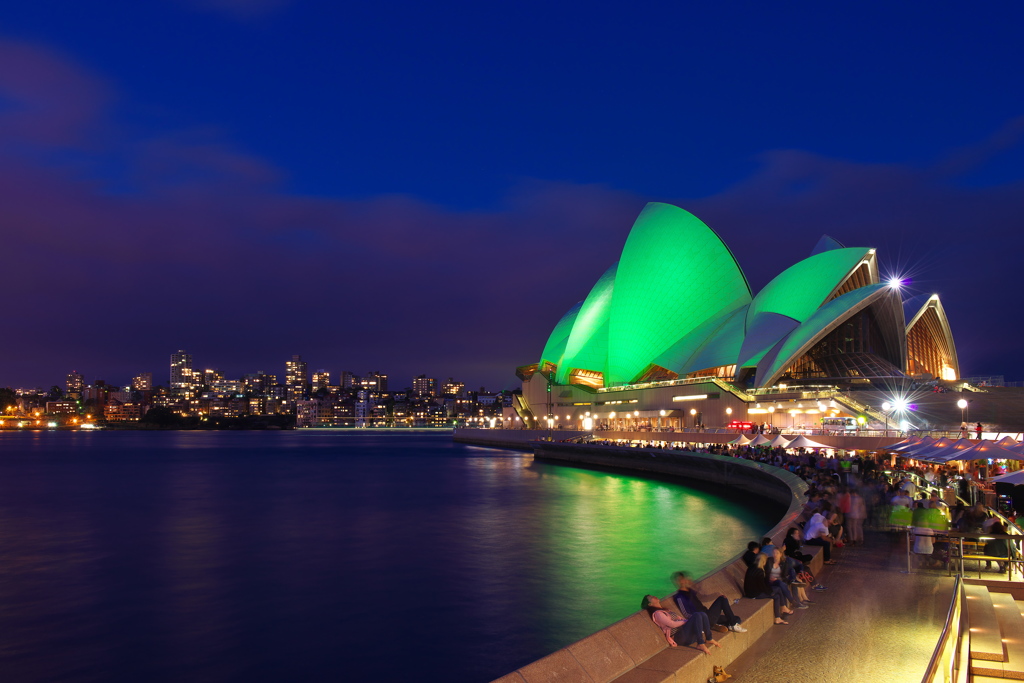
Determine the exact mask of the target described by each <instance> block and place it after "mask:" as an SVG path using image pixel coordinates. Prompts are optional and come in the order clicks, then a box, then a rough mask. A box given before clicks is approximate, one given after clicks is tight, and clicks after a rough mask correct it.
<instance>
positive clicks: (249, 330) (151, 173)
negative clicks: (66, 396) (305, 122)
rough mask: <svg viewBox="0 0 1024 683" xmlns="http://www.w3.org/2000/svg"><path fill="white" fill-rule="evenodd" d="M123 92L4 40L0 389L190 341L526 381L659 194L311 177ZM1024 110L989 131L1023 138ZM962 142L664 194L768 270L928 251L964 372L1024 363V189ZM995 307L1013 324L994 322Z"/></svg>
mask: <svg viewBox="0 0 1024 683" xmlns="http://www.w3.org/2000/svg"><path fill="white" fill-rule="evenodd" d="M11 60H13V62H12V61H11ZM12 63H13V64H14V66H12ZM116 101H117V98H116V96H115V93H113V92H112V89H111V88H110V86H109V85H107V84H106V83H105V81H104V80H103V79H102V78H99V77H97V76H96V75H94V74H92V73H91V72H90V71H89V70H88V69H85V68H83V67H81V66H79V65H76V64H75V63H73V62H72V61H70V60H69V59H68V58H66V57H64V56H61V55H60V54H58V53H55V52H53V51H50V50H47V49H45V48H42V47H39V46H32V45H26V44H24V43H11V42H9V41H7V42H5V41H0V102H3V103H4V106H3V107H2V108H0V150H2V149H9V148H17V153H16V154H8V155H4V156H3V157H0V226H2V230H3V235H4V249H3V250H2V251H0V272H2V273H3V280H2V282H3V283H4V288H5V293H6V298H5V300H4V302H3V304H0V305H3V307H4V319H5V322H6V323H7V326H8V335H7V338H6V341H7V344H6V347H5V349H6V353H5V356H4V358H2V359H0V385H6V384H13V385H19V384H23V385H34V384H39V385H49V384H52V383H55V382H60V379H61V377H62V376H63V375H64V374H66V373H67V372H68V371H69V370H71V369H77V370H79V371H82V372H85V374H86V375H87V377H88V378H89V379H96V378H105V379H107V380H109V381H112V382H115V383H117V382H123V381H125V380H127V379H128V378H129V377H130V376H131V375H132V374H134V373H137V372H142V371H152V372H154V373H155V376H156V378H157V380H158V381H160V379H161V377H162V376H163V374H164V373H165V368H166V364H167V356H168V354H169V353H170V352H172V351H174V350H175V349H178V348H186V349H189V350H190V351H192V352H193V354H194V355H195V356H196V358H197V362H198V363H199V364H201V365H204V366H210V367H219V368H221V369H223V370H224V371H226V372H227V373H228V374H229V375H235V376H237V375H239V374H241V373H242V372H249V371H254V370H257V369H264V370H267V371H269V372H278V373H280V372H282V371H283V363H284V361H285V359H287V358H289V357H290V355H291V354H293V353H300V354H303V356H304V357H305V358H306V359H307V360H308V361H309V362H310V364H311V366H312V367H314V368H320V367H324V368H328V369H330V370H332V371H335V372H337V371H340V370H342V369H346V370H354V371H356V372H365V371H367V370H369V369H380V370H383V371H386V372H391V373H392V374H393V375H394V376H395V377H396V381H395V384H396V385H397V386H404V384H405V383H407V381H408V378H411V376H412V375H413V374H418V373H420V372H425V373H428V374H431V375H440V376H442V377H446V376H448V375H454V376H456V377H460V378H461V379H463V381H466V382H467V383H469V384H471V385H473V384H476V385H478V384H481V383H486V384H487V385H488V386H489V387H492V388H501V387H503V386H507V387H512V386H515V384H516V381H515V379H514V375H513V374H512V371H513V369H514V368H515V366H517V365H520V364H523V363H529V362H531V361H533V360H535V359H536V355H537V354H538V353H539V351H540V348H541V347H542V346H543V343H544V340H545V339H546V336H547V334H548V332H549V331H550V329H551V327H552V326H553V325H554V323H555V322H556V321H557V320H558V318H559V317H560V316H561V315H562V313H564V311H565V310H567V309H568V308H569V307H570V306H572V305H573V304H574V303H575V302H576V301H578V300H580V299H582V298H583V297H585V296H586V293H587V291H588V290H589V288H590V286H591V285H592V284H593V282H594V281H595V280H596V279H597V278H598V277H599V276H600V274H601V273H602V272H604V270H605V269H606V268H607V267H608V265H610V264H611V263H612V262H613V261H614V260H615V259H616V258H617V256H618V253H619V251H620V250H621V247H622V244H623V242H624V241H625V238H626V235H627V233H628V231H629V228H630V226H631V225H632V222H633V220H634V218H635V217H636V215H637V214H638V213H639V211H640V209H641V208H642V207H643V204H644V202H645V201H647V200H648V199H653V198H646V197H640V196H637V195H634V194H631V193H628V192H623V191H619V190H616V189H615V188H611V187H607V186H602V185H580V184H573V183H566V182H549V181H545V180H542V179H521V180H520V181H519V182H518V183H517V184H515V185H514V186H513V187H511V188H510V189H509V191H508V194H507V196H506V197H505V200H504V202H503V203H502V204H501V205H500V206H497V207H495V208H493V209H491V210H486V211H482V210H475V211H461V210H455V209H452V208H449V207H444V206H438V205H435V204H431V203H429V202H425V201H423V200H421V199H418V198H416V197H411V196H398V195H386V196H378V197H374V198H370V199H366V200H359V201H356V200H347V199H343V198H336V197H318V196H307V195H302V194H298V193H295V192H291V191H289V190H288V189H287V185H286V183H285V181H286V178H287V173H286V172H284V171H283V170H282V169H279V168H276V167H275V166H274V165H273V164H272V163H270V162H269V161H267V160H265V159H260V158H258V157H255V156H253V155H251V154H249V153H247V152H245V151H244V150H240V149H238V148H237V147H235V146H233V145H231V144H229V143H227V142H226V141H225V140H224V137H223V136H222V135H221V134H219V133H218V132H217V131H215V130H191V131H168V132H163V133H161V134H160V135H159V136H156V137H145V136H139V135H138V134H137V133H135V132H132V131H129V130H127V129H124V128H122V127H119V126H118V125H117V124H116V117H115V116H114V114H113V113H111V110H112V109H113V108H114V107H115V105H116ZM8 103H13V104H10V105H8ZM1015 126H1016V124H1013V123H1011V124H1009V126H1008V131H1009V132H1007V133H1005V134H1000V135H997V136H996V138H995V140H996V142H993V143H982V144H981V145H980V147H981V148H984V149H990V148H993V147H998V145H1000V144H1003V145H1012V144H1016V142H1015V141H1016V140H1018V139H1019V137H1015V135H1017V133H1015V132H1014V131H1017V130H1018V128H1017V127H1015ZM71 151H73V152H75V153H74V154H73V155H70V156H65V155H66V154H67V153H68V152H71ZM960 154H961V157H964V158H967V157H970V159H971V161H970V162H958V164H959V165H957V164H953V165H952V166H951V165H950V164H949V163H948V162H947V161H940V162H938V163H937V164H936V165H935V166H934V167H932V168H922V167H915V166H910V165H901V164H863V163H853V162H849V161H844V160H841V159H832V158H827V157H823V156H820V155H816V154H813V153H809V152H805V151H799V150H777V151H771V152H767V153H765V154H764V155H762V157H761V158H760V162H761V165H760V167H759V169H758V170H757V172H755V173H754V174H752V175H751V176H750V177H749V178H745V179H743V180H741V181H740V182H737V183H736V184H734V185H733V186H731V187H728V188H725V189H724V190H723V191H721V192H719V193H717V194H715V195H713V196H708V197H695V198H677V199H675V200H672V199H671V198H669V199H668V200H669V201H674V202H675V203H677V204H679V205H680V206H683V207H685V208H687V209H689V210H690V211H692V212H694V213H695V214H697V215H698V216H700V217H701V218H702V219H703V220H704V221H705V222H706V223H708V224H709V225H711V226H712V227H713V228H714V229H715V230H716V231H717V232H718V233H719V234H720V235H721V236H722V237H723V239H724V240H725V241H726V242H727V243H728V244H729V245H730V247H732V249H733V251H734V253H735V254H736V255H737V257H738V259H739V261H740V263H741V265H742V266H743V268H744V270H745V271H746V272H747V274H748V276H749V277H750V279H751V284H752V285H753V286H754V287H755V288H757V287H759V286H762V285H763V284H765V283H766V282H767V280H768V279H769V278H770V277H772V276H773V275H775V274H776V273H778V272H779V271H781V270H782V269H783V268H785V267H786V266H788V265H790V264H791V263H793V262H795V261H796V260H798V259H800V258H802V257H804V256H806V255H807V254H808V253H809V252H810V249H811V248H812V247H813V245H814V243H815V242H816V240H817V238H818V237H819V236H820V235H821V234H822V233H828V234H831V235H833V236H834V237H836V238H837V239H839V240H840V241H842V242H844V243H846V244H849V245H861V244H863V245H865V246H875V247H878V248H879V249H880V255H881V258H882V260H883V262H885V260H886V259H894V260H896V261H903V262H905V263H904V265H915V264H918V267H919V268H920V261H921V259H922V256H923V257H924V259H925V264H924V265H925V266H928V268H926V269H924V270H923V271H922V274H921V277H922V278H923V279H924V282H920V286H922V287H931V286H934V287H936V288H937V289H938V290H939V292H940V294H942V296H943V298H944V300H945V301H946V303H947V310H948V312H949V313H950V317H951V319H952V322H953V327H954V333H955V334H956V335H957V339H958V341H959V343H960V352H961V353H960V355H961V362H962V365H963V366H964V369H965V371H967V372H970V373H978V374H981V373H988V372H995V371H997V370H1000V369H1003V368H1006V369H1007V371H1008V372H1012V369H1011V368H1013V367H1015V366H1013V365H1010V363H1012V362H1013V360H1015V359H1016V353H1017V351H1016V348H1015V347H1016V344H1014V343H1013V341H1012V340H1013V339H1015V338H1016V336H1017V335H1018V334H1019V333H1020V332H1021V330H1018V329H1017V328H1016V323H1013V322H1008V320H1010V321H1012V319H1013V316H1012V315H1011V314H1012V313H1013V311H1011V310H1009V309H1008V307H1007V304H1010V305H1011V306H1012V300H1008V298H1007V297H1008V296H1009V294H1010V293H1012V292H1016V291H1017V289H1018V288H1019V285H1018V284H1017V282H1016V277H1015V268H1014V266H1013V263H1014V262H1015V261H1016V259H1017V257H1018V255H1019V254H1021V253H1022V252H1024V244H1022V239H1024V238H1022V237H1021V235H1022V234H1024V231H1022V230H1021V227H1022V226H1021V219H1020V216H1022V215H1024V192H1022V190H1024V187H1022V186H1021V183H1020V182H1017V183H1010V184H1006V185H1004V186H1000V187H994V188H977V187H961V186H959V185H957V183H956V177H955V172H954V171H952V170H950V169H951V168H953V167H955V168H969V167H973V166H976V165H977V164H979V163H984V160H985V158H987V157H986V153H972V154H966V153H960ZM955 156H956V153H954V154H953V155H951V156H950V157H949V158H953V157H955ZM944 164H945V165H944ZM111 166H114V167H117V168H118V170H117V171H116V172H110V171H109V169H110V167H111ZM96 169H103V172H102V173H101V172H98V171H97V170H96ZM961 172H962V171H961ZM995 321H999V324H1000V325H1001V328H1000V330H1001V332H1000V333H999V334H991V333H989V332H987V331H985V330H986V329H987V328H986V327H985V325H984V324H983V323H986V322H987V323H994V322H995ZM1003 331H1005V333H1004V332H1003Z"/></svg>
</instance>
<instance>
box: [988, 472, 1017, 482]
mask: <svg viewBox="0 0 1024 683" xmlns="http://www.w3.org/2000/svg"><path fill="white" fill-rule="evenodd" d="M989 481H991V482H999V483H1003V484H1024V470H1017V471H1016V472H1010V473H1009V474H1000V475H999V476H998V477H992V478H991V479H989Z"/></svg>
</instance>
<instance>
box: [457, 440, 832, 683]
mask: <svg viewBox="0 0 1024 683" xmlns="http://www.w3.org/2000/svg"><path fill="white" fill-rule="evenodd" d="M474 436H482V435H468V434H465V433H463V434H458V432H457V433H456V437H457V440H458V441H460V442H462V443H473V444H476V445H481V446H497V445H498V443H496V442H498V441H505V442H508V441H512V440H511V439H494V440H493V441H492V440H491V439H487V438H486V437H485V438H473V437H474ZM486 436H491V435H486ZM515 441H516V442H518V444H519V447H520V448H524V447H527V446H532V448H533V450H534V453H535V457H536V458H537V459H538V460H543V461H549V462H553V463H559V464H568V465H578V466H584V467H599V468H608V469H613V470H620V471H624V472H633V473H636V472H640V473H649V474H652V475H657V476H660V477H664V476H669V477H678V478H680V479H683V480H685V481H687V482H700V483H703V484H705V485H710V486H712V487H713V488H719V489H723V490H727V491H730V492H733V493H735V492H736V491H742V492H744V493H748V494H751V495H753V496H756V497H758V498H761V499H764V500H766V501H770V502H771V503H773V504H775V505H780V506H783V507H784V509H785V513H784V514H783V515H782V517H781V519H780V520H779V522H778V523H777V524H776V525H775V526H774V527H773V528H772V529H771V530H770V531H767V532H766V533H764V534H763V535H764V536H769V537H771V538H772V539H774V540H775V542H776V543H777V544H778V545H781V544H782V539H783V538H784V537H785V534H786V530H787V529H788V528H789V527H790V526H792V525H793V524H794V523H795V521H796V519H797V517H798V516H799V514H800V506H801V505H802V504H803V502H804V500H805V491H806V489H807V485H806V484H805V483H804V481H803V480H802V479H800V478H799V477H797V476H796V475H794V474H792V473H790V472H787V471H786V470H783V469H781V468H777V467H773V466H770V465H763V464H761V463H757V462H752V461H748V460H742V459H738V458H731V457H726V456H718V455H710V454H704V453H690V452H686V451H672V450H662V449H642V448H625V447H617V446H599V445H590V444H568V443H555V442H538V441H533V442H528V441H526V440H525V439H522V440H519V439H516V440H515ZM502 445H504V444H502ZM506 447H507V446H506ZM743 550H745V548H739V549H738V552H737V554H736V556H735V557H734V558H732V559H731V560H728V561H726V562H724V563H722V564H721V565H719V566H718V567H715V568H714V569H712V570H711V571H710V572H708V573H706V574H705V575H703V576H702V577H700V578H699V580H698V581H697V590H698V592H699V593H700V594H701V595H704V596H707V597H711V598H713V597H714V596H716V595H719V594H722V595H725V596H727V597H728V598H729V599H730V600H734V599H737V598H740V597H741V596H742V586H743V575H744V572H745V570H746V567H745V566H743V563H742V561H741V560H740V559H739V558H740V555H741V554H742V551H743ZM812 554H815V560H814V561H813V562H812V563H811V565H812V569H813V570H814V571H815V572H818V571H820V568H821V557H820V554H819V553H816V552H812ZM735 610H736V613H737V615H739V616H741V617H742V618H743V623H744V625H745V626H746V627H747V628H748V632H747V633H742V634H740V633H731V632H730V633H728V634H725V635H724V636H721V635H720V636H718V637H719V639H720V640H721V642H722V644H723V648H722V649H721V650H716V652H715V654H714V656H713V657H712V658H704V655H701V654H700V653H699V652H697V651H696V650H694V649H693V648H675V649H667V648H666V644H665V639H664V637H663V636H662V634H661V631H660V630H659V629H658V628H657V627H656V626H654V624H653V623H651V621H650V619H649V618H648V617H647V615H646V613H643V612H638V613H634V614H632V615H630V616H627V617H626V618H625V619H623V620H621V621H619V622H616V623H614V624H611V625H610V626H608V627H607V628H604V629H602V630H600V631H598V632H597V633H595V634H593V635H591V636H588V637H587V638H584V639H583V640H580V641H578V642H576V643H573V644H572V645H569V646H568V647H566V648H563V649H561V650H558V651H556V652H554V653H552V654H551V655H548V656H547V657H544V658H542V659H540V660H538V661H536V662H533V663H531V664H528V665H526V666H524V667H521V668H519V669H517V670H516V671H514V672H512V673H510V674H508V675H506V676H502V677H501V678H499V679H497V680H496V682H495V683H498V682H500V683H540V682H542V681H543V682H555V681H570V680H571V681H581V682H582V683H610V682H611V681H621V683H625V682H626V681H632V680H634V679H635V680H637V681H640V680H643V681H647V680H652V681H653V680H657V681H675V682H676V683H683V682H688V681H694V683H697V682H698V681H701V682H703V681H706V680H707V678H708V672H709V671H710V668H711V665H712V664H719V665H728V664H731V663H732V661H734V660H735V659H736V657H738V656H739V655H740V654H741V653H742V652H743V651H745V650H746V649H747V647H749V646H751V645H752V644H753V643H754V642H755V641H756V640H757V638H758V637H760V636H761V635H762V634H763V633H764V632H765V631H767V630H768V629H769V628H771V624H772V619H771V617H772V610H771V601H770V600H767V601H766V600H741V601H740V602H739V604H737V605H736V607H735Z"/></svg>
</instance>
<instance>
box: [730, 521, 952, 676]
mask: <svg viewBox="0 0 1024 683" xmlns="http://www.w3.org/2000/svg"><path fill="white" fill-rule="evenodd" d="M865 533H866V543H865V545H863V546H859V547H846V548H843V549H841V550H837V551H836V557H837V558H838V559H839V564H838V565H834V566H831V567H826V568H825V571H824V572H822V574H821V575H820V576H819V577H818V578H820V580H821V581H822V583H824V584H825V585H826V586H828V590H827V591H823V592H814V593H812V595H811V597H812V598H813V599H814V600H815V601H816V602H815V604H814V605H813V606H812V607H811V608H810V609H807V610H800V611H798V612H797V614H796V615H794V617H796V618H793V617H791V618H790V620H789V621H790V625H789V626H785V627H781V626H780V627H776V628H773V629H771V630H770V631H769V632H768V633H766V634H765V635H764V636H762V637H761V638H760V639H758V640H757V641H756V642H755V643H754V644H753V645H752V646H751V647H750V648H749V649H747V650H746V651H745V652H744V653H743V654H742V655H740V656H739V657H738V658H737V659H736V661H735V662H733V664H732V666H731V667H729V673H731V674H733V676H734V678H733V679H731V680H732V681H733V683H790V682H791V681H792V682H793V683H800V682H807V681H814V682H815V683H831V682H836V683H839V682H842V683H850V682H851V681H885V682H886V683H904V682H906V683H917V682H918V681H920V680H921V678H922V676H923V675H924V672H925V669H926V667H927V666H928V660H929V658H930V657H931V654H932V651H933V650H934V648H935V644H936V642H937V640H938V637H939V633H940V632H941V631H942V625H943V622H944V621H945V618H946V613H947V611H948V610H949V603H950V600H951V599H952V591H953V578H952V577H947V576H946V573H945V572H927V573H926V572H916V571H915V573H912V574H907V573H906V569H907V558H906V545H905V540H904V539H905V537H904V536H903V535H900V534H897V535H890V534H888V533H885V532H877V531H867V532H865Z"/></svg>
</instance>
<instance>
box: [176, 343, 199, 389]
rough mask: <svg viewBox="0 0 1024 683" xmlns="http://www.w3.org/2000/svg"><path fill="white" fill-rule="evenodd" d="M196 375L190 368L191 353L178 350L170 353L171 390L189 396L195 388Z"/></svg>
mask: <svg viewBox="0 0 1024 683" xmlns="http://www.w3.org/2000/svg"><path fill="white" fill-rule="evenodd" d="M196 384H197V382H196V376H195V372H194V371H193V370H192V354H191V353H189V352H188V351H184V350H179V351H177V352H176V353H172V354H171V391H173V392H175V393H177V394H185V395H186V396H191V395H192V394H193V393H194V392H195V390H196Z"/></svg>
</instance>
